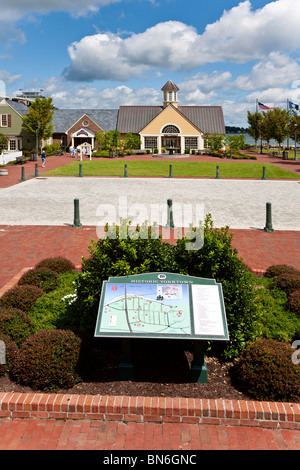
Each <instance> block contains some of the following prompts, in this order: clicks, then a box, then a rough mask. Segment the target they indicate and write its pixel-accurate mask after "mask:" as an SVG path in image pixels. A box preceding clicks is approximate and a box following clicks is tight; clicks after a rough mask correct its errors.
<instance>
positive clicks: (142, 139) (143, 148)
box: [140, 135, 145, 150]
mask: <svg viewBox="0 0 300 470" xmlns="http://www.w3.org/2000/svg"><path fill="white" fill-rule="evenodd" d="M140 139H141V150H145V137H144V136H143V135H140Z"/></svg>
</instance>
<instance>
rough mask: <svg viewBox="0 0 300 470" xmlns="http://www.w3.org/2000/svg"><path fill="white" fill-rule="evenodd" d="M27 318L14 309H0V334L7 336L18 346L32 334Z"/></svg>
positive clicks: (29, 321) (24, 314)
mask: <svg viewBox="0 0 300 470" xmlns="http://www.w3.org/2000/svg"><path fill="white" fill-rule="evenodd" d="M33 331H34V330H33V326H32V323H31V320H30V318H29V316H28V315H27V314H26V313H25V312H22V310H18V309H16V308H0V332H1V333H3V334H5V335H7V336H9V337H10V338H11V339H12V340H13V341H14V342H15V343H16V344H17V345H18V346H21V344H22V342H23V341H24V340H25V339H26V338H27V337H28V336H30V335H31V334H32V333H33Z"/></svg>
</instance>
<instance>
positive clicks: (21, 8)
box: [0, 0, 121, 22]
mask: <svg viewBox="0 0 300 470" xmlns="http://www.w3.org/2000/svg"><path fill="white" fill-rule="evenodd" d="M118 1H121V0H90V1H88V2H82V0H10V1H9V2H7V1H6V0H0V7H1V19H2V21H3V20H5V21H9V22H12V21H17V20H19V19H20V18H23V17H25V16H27V15H30V14H32V13H38V14H46V13H50V12H52V11H66V12H69V13H71V14H73V15H74V16H77V15H78V16H79V15H80V16H85V15H87V14H88V13H90V12H92V13H93V12H96V11H98V10H99V9H100V8H101V7H102V6H105V5H109V4H110V3H116V2H118Z"/></svg>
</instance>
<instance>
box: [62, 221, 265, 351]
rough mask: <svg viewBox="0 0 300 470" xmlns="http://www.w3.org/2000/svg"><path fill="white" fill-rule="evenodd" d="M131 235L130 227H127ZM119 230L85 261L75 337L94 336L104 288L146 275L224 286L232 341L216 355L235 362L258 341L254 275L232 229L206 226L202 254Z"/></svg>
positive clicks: (73, 321)
mask: <svg viewBox="0 0 300 470" xmlns="http://www.w3.org/2000/svg"><path fill="white" fill-rule="evenodd" d="M125 228H126V229H127V230H128V227H125ZM122 230H124V227H122V226H121V227H120V228H116V233H115V236H114V238H112V237H109V236H108V237H107V238H105V239H100V240H99V241H98V242H97V243H93V244H92V245H91V247H90V257H89V258H88V259H84V260H83V265H82V274H80V275H79V277H78V280H77V282H76V292H74V297H73V296H72V297H70V305H69V306H68V309H67V312H66V313H67V317H66V323H65V325H66V326H65V327H66V328H69V329H71V330H73V331H75V332H76V333H81V334H83V333H84V334H87V335H89V336H93V335H94V329H95V324H96V318H97V313H98V307H99V299H100V295H101V288H102V282H103V281H104V280H107V279H108V278H109V277H113V276H126V275H132V274H139V273H145V272H171V273H172V272H175V273H180V274H187V275H191V276H197V277H208V278H212V279H216V281H217V282H221V283H222V287H223V294H224V301H225V307H226V313H227V320H228V328H229V336H230V341H229V342H228V343H224V342H222V344H221V342H219V343H218V346H216V344H214V348H215V352H216V353H217V354H220V355H223V356H224V357H226V358H233V357H236V356H237V355H238V354H239V352H240V351H241V350H242V349H243V348H244V347H245V346H246V345H247V344H248V343H249V342H251V341H253V340H254V339H255V338H256V336H257V320H258V319H257V314H256V308H255V304H254V300H255V295H254V289H253V275H252V274H251V273H249V272H247V269H246V267H245V265H244V264H243V262H242V261H240V260H239V259H238V256H237V251H236V250H235V249H233V248H232V246H231V240H232V235H230V234H229V231H228V230H229V229H228V227H227V228H224V229H215V228H214V227H213V224H212V221H211V218H210V217H209V216H208V217H207V220H206V222H205V226H204V238H205V243H204V246H203V247H202V249H198V250H194V251H192V250H187V249H186V243H189V242H191V241H192V240H187V239H182V240H178V241H177V244H176V245H175V246H173V245H171V244H169V243H164V242H163V241H162V240H161V238H156V239H154V238H152V237H151V236H150V235H151V228H150V229H149V233H148V238H142V237H140V238H134V237H132V236H131V235H130V234H129V233H125V235H124V232H122Z"/></svg>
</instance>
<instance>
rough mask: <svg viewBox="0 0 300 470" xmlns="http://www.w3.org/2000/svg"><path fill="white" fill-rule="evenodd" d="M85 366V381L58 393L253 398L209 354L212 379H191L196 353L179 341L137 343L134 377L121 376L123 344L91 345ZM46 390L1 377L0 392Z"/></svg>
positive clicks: (227, 368)
mask: <svg viewBox="0 0 300 470" xmlns="http://www.w3.org/2000/svg"><path fill="white" fill-rule="evenodd" d="M86 357H87V358H88V362H87V360H85V364H84V367H82V368H81V369H82V370H81V379H82V382H80V383H78V384H76V385H75V386H73V387H72V388H70V389H59V390H55V393H64V394H65V393H68V394H81V395H82V394H83V395H85V394H90V395H96V394H100V395H127V396H148V397H149V396H156V397H178V396H179V397H187V398H207V399H217V398H222V399H228V400H247V399H248V400H249V399H250V397H248V396H247V395H245V394H244V393H242V392H241V391H239V390H237V389H236V388H235V386H234V385H233V383H232V378H231V369H232V364H231V363H224V362H221V361H219V360H218V359H217V358H216V357H206V364H207V375H208V383H206V384H201V383H195V382H192V381H191V371H190V367H191V362H192V360H193V353H192V352H191V350H190V347H189V346H188V347H186V344H184V343H180V342H177V341H164V340H158V341H153V340H151V341H150V340H141V341H137V342H136V344H135V345H134V346H133V360H134V367H135V379H134V381H119V380H118V363H119V345H118V343H117V341H116V342H115V344H114V345H113V346H110V347H106V345H105V346H104V347H102V348H101V349H100V348H89V349H88V354H87V356H86ZM11 391H14V392H20V393H30V392H36V393H37V392H44V391H41V390H32V389H31V388H30V387H28V386H24V385H22V384H17V383H15V382H13V381H11V380H10V379H9V377H7V376H5V377H0V392H11Z"/></svg>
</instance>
